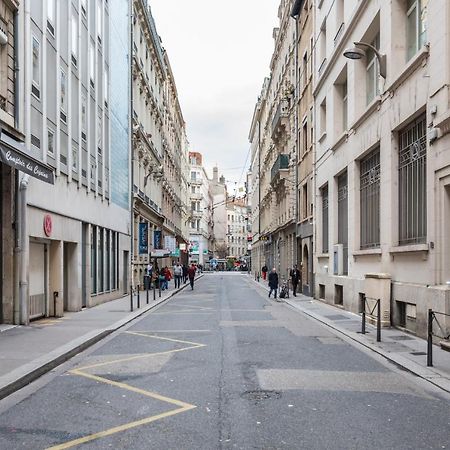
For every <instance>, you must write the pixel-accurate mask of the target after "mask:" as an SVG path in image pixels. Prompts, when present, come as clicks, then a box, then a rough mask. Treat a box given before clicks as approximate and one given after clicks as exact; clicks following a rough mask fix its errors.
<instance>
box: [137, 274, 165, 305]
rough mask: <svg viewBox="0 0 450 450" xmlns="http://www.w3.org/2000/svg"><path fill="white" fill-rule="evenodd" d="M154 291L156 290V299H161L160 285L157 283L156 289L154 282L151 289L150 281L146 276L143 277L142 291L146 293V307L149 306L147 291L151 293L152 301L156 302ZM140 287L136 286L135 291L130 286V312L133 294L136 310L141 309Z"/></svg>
mask: <svg viewBox="0 0 450 450" xmlns="http://www.w3.org/2000/svg"><path fill="white" fill-rule="evenodd" d="M156 289H158V291H159V293H158V297H159V298H161V285H160V283H158V287H156V280H155V283H154V286H153V289H152V287H151V280H149V279H148V278H147V276H145V277H144V290H145V291H146V302H147V305H148V304H149V290H152V291H153V301H156ZM140 292H141V286H140V285H139V284H138V285H137V286H136V290H135V289H134V288H133V286H132V285H131V286H130V311H131V312H133V311H134V300H133V298H134V294H135V293H137V305H136V306H137V309H139V308H140V307H141V294H140Z"/></svg>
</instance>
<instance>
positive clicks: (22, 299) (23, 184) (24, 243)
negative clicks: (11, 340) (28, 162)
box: [18, 174, 30, 325]
mask: <svg viewBox="0 0 450 450" xmlns="http://www.w3.org/2000/svg"><path fill="white" fill-rule="evenodd" d="M29 179H30V177H29V176H28V175H26V174H21V178H20V183H19V214H20V221H19V247H18V250H19V251H18V257H19V261H20V262H19V267H20V279H19V312H20V324H21V325H28V324H29V323H30V319H29V311H28V264H27V255H28V251H29V243H28V230H27V189H28V182H29Z"/></svg>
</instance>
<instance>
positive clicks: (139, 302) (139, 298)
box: [137, 284, 141, 309]
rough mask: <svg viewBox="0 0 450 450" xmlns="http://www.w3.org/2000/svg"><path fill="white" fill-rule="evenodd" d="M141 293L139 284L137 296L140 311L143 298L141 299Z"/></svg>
mask: <svg viewBox="0 0 450 450" xmlns="http://www.w3.org/2000/svg"><path fill="white" fill-rule="evenodd" d="M139 291H140V286H139V284H138V286H137V294H138V298H137V300H138V301H137V307H138V309H139V308H140V307H141V297H140V295H139Z"/></svg>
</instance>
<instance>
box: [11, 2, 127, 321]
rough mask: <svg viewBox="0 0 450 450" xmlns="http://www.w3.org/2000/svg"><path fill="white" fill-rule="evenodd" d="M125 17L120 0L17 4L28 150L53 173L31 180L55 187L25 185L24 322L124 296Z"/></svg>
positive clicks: (21, 99) (28, 181)
mask: <svg viewBox="0 0 450 450" xmlns="http://www.w3.org/2000/svg"><path fill="white" fill-rule="evenodd" d="M127 14H128V2H127V1H126V0H119V1H115V2H108V1H106V0H98V1H87V0H80V1H78V0H70V1H65V2H59V1H56V0H46V1H44V0H33V1H30V0H24V1H23V2H21V4H20V10H19V27H20V30H21V31H20V33H21V35H22V36H23V40H22V41H19V42H21V44H22V45H23V59H21V62H20V64H21V67H22V68H23V69H22V70H21V71H20V73H21V75H20V77H21V78H20V81H21V89H20V93H19V102H20V105H21V107H23V108H24V110H23V131H24V135H25V148H26V150H27V152H28V154H29V156H30V157H32V158H34V160H37V161H40V162H41V163H43V164H44V165H45V167H50V168H51V169H52V171H50V172H46V170H45V169H43V170H40V169H36V171H35V173H37V174H40V175H41V179H42V178H46V179H47V181H54V185H51V184H50V183H49V182H47V183H44V182H42V180H38V179H37V178H33V177H31V178H29V179H23V180H22V182H21V190H22V191H23V194H21V199H22V203H21V204H22V205H26V209H25V211H24V213H23V216H22V221H23V223H22V226H23V227H24V229H25V231H24V233H25V235H26V236H28V239H26V242H24V243H23V245H24V253H25V262H24V264H23V267H24V269H23V272H22V277H24V279H22V278H21V286H23V288H22V290H23V292H24V295H26V297H27V298H28V304H27V306H26V308H27V310H28V311H27V312H26V314H25V315H26V319H27V320H28V319H33V318H38V317H42V316H47V315H62V314H63V310H64V311H66V310H67V311H78V310H80V309H81V308H82V307H85V306H88V307H89V306H93V305H96V304H98V303H101V302H104V301H107V300H110V299H113V298H117V297H118V296H120V295H123V293H124V292H126V291H127V286H128V279H129V276H128V267H129V263H130V261H129V248H130V237H129V236H130V229H131V223H130V204H129V192H130V177H129V144H128V142H129V136H128V130H129V125H128V116H129V95H128V92H129V89H128V86H129V83H128V80H129V63H128V55H129V44H128V43H129V39H128V35H129V31H128V18H127ZM112 57H113V58H114V74H115V75H114V76H112V75H111V74H112V71H111V69H110V61H111V58H112ZM112 124H114V127H113V126H112ZM53 173H54V180H53ZM112 180H113V182H112Z"/></svg>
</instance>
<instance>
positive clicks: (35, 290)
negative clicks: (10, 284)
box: [29, 242, 47, 320]
mask: <svg viewBox="0 0 450 450" xmlns="http://www.w3.org/2000/svg"><path fill="white" fill-rule="evenodd" d="M46 253H47V246H46V245H45V244H41V243H38V242H30V263H29V264H30V265H29V315H30V320H33V319H38V318H40V317H45V316H46V315H47V283H46V280H47V258H46Z"/></svg>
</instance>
